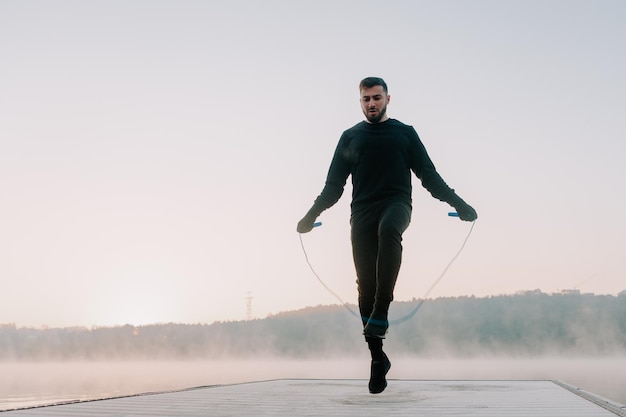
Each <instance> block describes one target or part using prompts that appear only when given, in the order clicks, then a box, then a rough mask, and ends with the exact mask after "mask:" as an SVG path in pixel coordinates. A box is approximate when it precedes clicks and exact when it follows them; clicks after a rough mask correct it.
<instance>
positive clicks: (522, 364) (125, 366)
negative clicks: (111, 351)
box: [0, 352, 626, 410]
mask: <svg viewBox="0 0 626 417" xmlns="http://www.w3.org/2000/svg"><path fill="white" fill-rule="evenodd" d="M390 356H391V360H392V369H391V371H390V374H389V378H390V379H391V380H393V379H414V380H485V379H487V380H560V381H563V382H566V383H568V384H570V385H573V386H576V387H578V388H580V389H583V390H585V391H588V392H592V393H594V394H596V395H599V396H602V397H605V398H608V399H610V400H612V401H615V402H618V403H621V404H626V374H625V373H624V372H623V370H624V369H626V357H615V358H593V359H587V358H578V359H572V358H567V359H563V358H556V357H544V358H537V359H505V358H496V359H490V358H481V359H442V358H437V359H415V358H409V357H404V358H402V357H397V356H396V357H394V356H393V353H391V352H390ZM0 374H1V375H2V378H1V379H0V410H7V409H14V408H21V407H29V406H35V405H43V404H53V403H59V402H65V401H76V400H88V399H94V398H108V397H115V396H124V395H132V394H139V393H147V392H160V391H169V390H179V389H185V388H192V387H198V386H209V385H219V384H232V383H241V382H252V381H263V380H271V379H280V378H311V379H361V380H363V389H364V390H366V389H367V382H366V380H367V378H368V377H369V359H368V358H367V357H366V356H364V355H363V354H359V355H357V356H356V357H353V359H341V360H339V359H337V360H280V359H275V360H271V359H266V360H260V361H255V360H219V361H115V362H111V361H101V362H87V361H83V362H2V363H0ZM389 390H393V383H390V388H389Z"/></svg>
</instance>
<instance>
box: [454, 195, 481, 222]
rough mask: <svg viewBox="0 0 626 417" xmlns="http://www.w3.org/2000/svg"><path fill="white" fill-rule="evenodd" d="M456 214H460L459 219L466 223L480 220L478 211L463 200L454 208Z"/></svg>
mask: <svg viewBox="0 0 626 417" xmlns="http://www.w3.org/2000/svg"><path fill="white" fill-rule="evenodd" d="M454 208H455V209H456V212H457V213H458V214H459V219H461V220H464V221H466V222H473V221H474V220H476V219H477V218H478V214H477V213H476V210H474V208H473V207H472V206H470V205H469V204H467V203H466V202H465V201H463V200H461V202H459V203H457V205H455V206H454Z"/></svg>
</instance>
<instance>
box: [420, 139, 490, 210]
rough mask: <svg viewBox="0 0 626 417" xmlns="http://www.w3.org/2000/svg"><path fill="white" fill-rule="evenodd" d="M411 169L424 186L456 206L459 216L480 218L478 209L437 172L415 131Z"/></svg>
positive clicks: (442, 199) (437, 196) (432, 193)
mask: <svg viewBox="0 0 626 417" xmlns="http://www.w3.org/2000/svg"><path fill="white" fill-rule="evenodd" d="M411 169H412V171H413V172H414V173H415V175H416V176H417V177H418V178H419V179H420V180H421V182H422V186H423V187H424V188H426V189H427V190H428V192H430V194H431V195H432V196H433V197H434V198H436V199H438V200H441V201H444V202H446V203H448V204H449V205H450V206H452V207H454V209H455V210H456V212H457V213H458V214H459V218H460V219H461V220H465V221H474V220H476V219H477V218H478V214H477V213H476V210H474V208H473V207H472V206H470V205H469V204H467V203H466V202H465V201H464V200H463V199H462V198H461V197H459V196H458V195H457V193H456V192H455V191H454V190H453V189H452V188H450V187H449V186H448V184H446V182H445V181H444V180H443V178H441V175H439V173H438V172H437V169H436V168H435V165H434V164H433V162H432V161H431V159H430V157H429V156H428V153H427V152H426V148H425V147H424V144H423V143H422V141H421V140H420V139H419V136H418V135H417V132H415V141H414V142H413V147H412V149H411Z"/></svg>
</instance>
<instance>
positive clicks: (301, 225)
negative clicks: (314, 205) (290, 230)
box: [296, 212, 317, 233]
mask: <svg viewBox="0 0 626 417" xmlns="http://www.w3.org/2000/svg"><path fill="white" fill-rule="evenodd" d="M315 219H317V215H315V214H314V213H311V212H308V213H307V214H306V216H304V217H303V218H302V220H300V221H299V222H298V227H297V229H296V230H297V231H298V233H309V232H310V231H311V230H313V223H315Z"/></svg>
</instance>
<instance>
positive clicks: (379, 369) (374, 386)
mask: <svg viewBox="0 0 626 417" xmlns="http://www.w3.org/2000/svg"><path fill="white" fill-rule="evenodd" d="M390 368H391V362H390V361H389V358H388V357H387V355H385V353H384V352H383V357H382V359H381V360H378V361H375V360H372V367H371V369H370V383H369V389H370V393H371V394H380V393H381V392H383V391H384V390H385V388H387V379H385V377H386V376H387V372H389V369H390Z"/></svg>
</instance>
